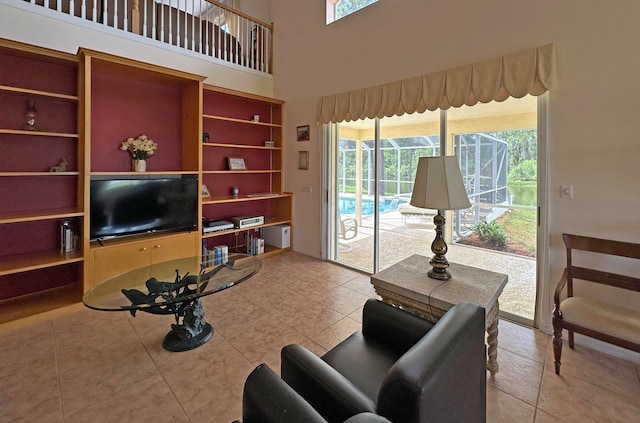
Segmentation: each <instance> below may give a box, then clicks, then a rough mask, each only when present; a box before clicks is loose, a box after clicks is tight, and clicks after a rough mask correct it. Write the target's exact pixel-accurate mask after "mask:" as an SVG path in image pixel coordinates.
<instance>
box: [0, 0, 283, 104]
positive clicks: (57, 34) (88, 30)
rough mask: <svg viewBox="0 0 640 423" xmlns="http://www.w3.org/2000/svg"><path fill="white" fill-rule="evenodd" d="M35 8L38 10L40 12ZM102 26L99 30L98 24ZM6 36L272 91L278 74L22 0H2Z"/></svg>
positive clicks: (0, 32) (0, 17)
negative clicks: (93, 52)
mask: <svg viewBox="0 0 640 423" xmlns="http://www.w3.org/2000/svg"><path fill="white" fill-rule="evenodd" d="M33 10H36V11H38V13H34V12H33ZM96 28H98V30H96ZM0 37H2V38H8V39H11V40H15V41H21V42H24V43H28V44H35V45H39V46H42V47H47V48H51V49H54V50H59V51H65V52H68V53H72V54H75V53H76V52H77V51H78V48H80V47H84V48H89V49H92V50H98V51H102V52H105V53H110V54H114V55H117V56H122V57H127V58H130V59H134V60H139V61H142V62H146V63H151V64H154V65H159V66H164V67H168V68H172V69H178V70H181V71H184V72H190V73H193V74H196V75H201V76H205V77H207V79H206V80H205V81H204V82H205V83H207V84H211V85H218V86H222V87H226V88H232V89H235V90H240V91H245V92H250V93H254V94H259V95H264V96H268V97H271V96H272V95H273V77H272V76H271V75H264V74H261V73H259V72H256V71H253V70H250V69H243V68H241V67H240V66H236V65H233V64H227V63H223V62H220V61H217V62H216V59H202V58H201V55H199V54H198V53H190V52H184V51H182V49H179V48H177V47H174V46H169V45H167V44H164V43H161V42H159V41H154V40H150V39H147V38H144V37H141V36H138V35H131V34H127V33H125V32H124V31H121V30H116V29H113V28H101V27H100V25H95V24H93V23H89V22H85V21H83V20H82V19H80V18H76V17H70V16H65V15H61V14H59V13H56V12H53V11H48V10H46V9H44V8H42V7H37V6H33V5H30V4H25V3H24V2H22V1H17V0H0Z"/></svg>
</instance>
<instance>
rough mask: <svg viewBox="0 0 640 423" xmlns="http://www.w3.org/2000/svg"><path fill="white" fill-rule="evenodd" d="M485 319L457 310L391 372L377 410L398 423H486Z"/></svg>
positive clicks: (472, 308)
mask: <svg viewBox="0 0 640 423" xmlns="http://www.w3.org/2000/svg"><path fill="white" fill-rule="evenodd" d="M484 334H485V313H484V309H483V308H482V307H480V306H478V305H476V304H466V303H465V304H458V305H456V306H454V307H452V308H451V309H450V310H449V311H447V312H446V313H445V314H444V316H443V317H442V318H441V319H440V320H439V321H438V322H437V323H436V324H435V326H433V328H432V329H431V330H430V331H428V333H427V334H426V335H425V336H424V337H423V338H422V339H420V340H419V341H418V342H417V343H416V344H415V345H414V346H413V347H412V348H411V349H409V351H407V353H405V354H404V355H403V356H402V357H400V359H399V360H398V361H397V362H396V363H395V364H394V365H393V366H392V367H391V369H390V371H389V372H388V374H387V376H386V378H385V380H384V382H383V384H382V387H381V388H380V392H379V396H378V404H377V407H378V409H377V412H378V414H380V415H382V416H385V417H386V418H388V419H389V420H391V421H394V422H404V423H410V422H485V421H486V347H485V342H484Z"/></svg>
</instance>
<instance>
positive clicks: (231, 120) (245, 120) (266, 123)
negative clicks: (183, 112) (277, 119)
mask: <svg viewBox="0 0 640 423" xmlns="http://www.w3.org/2000/svg"><path fill="white" fill-rule="evenodd" d="M202 117H203V118H204V119H213V120H220V121H224V122H234V123H245V124H250V125H258V126H269V127H271V128H282V125H278V124H275V123H268V122H260V121H257V122H256V121H255V120H249V119H236V118H232V117H225V116H215V115H202Z"/></svg>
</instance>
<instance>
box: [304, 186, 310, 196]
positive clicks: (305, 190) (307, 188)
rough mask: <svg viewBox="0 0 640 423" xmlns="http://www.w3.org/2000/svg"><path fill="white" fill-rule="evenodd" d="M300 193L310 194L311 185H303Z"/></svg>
mask: <svg viewBox="0 0 640 423" xmlns="http://www.w3.org/2000/svg"><path fill="white" fill-rule="evenodd" d="M302 192H306V193H307V194H311V185H303V186H302Z"/></svg>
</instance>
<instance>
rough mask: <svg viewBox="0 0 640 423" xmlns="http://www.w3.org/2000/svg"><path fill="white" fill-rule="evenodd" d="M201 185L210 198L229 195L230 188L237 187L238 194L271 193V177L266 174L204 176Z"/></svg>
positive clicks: (216, 174)
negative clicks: (207, 191) (203, 185)
mask: <svg viewBox="0 0 640 423" xmlns="http://www.w3.org/2000/svg"><path fill="white" fill-rule="evenodd" d="M202 183H203V184H205V185H206V186H207V189H208V190H209V193H210V194H211V196H212V197H222V196H225V195H231V188H232V187H238V189H239V191H240V194H255V193H265V192H271V175H270V174H268V173H245V174H243V173H231V174H225V173H222V174H218V173H214V174H204V175H203V176H202Z"/></svg>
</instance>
